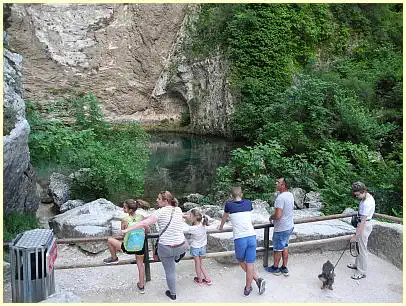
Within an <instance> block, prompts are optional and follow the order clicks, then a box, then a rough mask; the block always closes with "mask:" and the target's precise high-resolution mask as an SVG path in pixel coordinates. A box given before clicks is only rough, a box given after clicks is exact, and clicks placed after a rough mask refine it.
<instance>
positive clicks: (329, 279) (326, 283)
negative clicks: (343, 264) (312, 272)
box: [318, 260, 336, 290]
mask: <svg viewBox="0 0 406 306" xmlns="http://www.w3.org/2000/svg"><path fill="white" fill-rule="evenodd" d="M335 276H336V274H335V273H334V266H333V264H332V263H331V262H330V260H327V262H326V263H325V264H323V270H322V271H321V274H319V276H318V277H319V280H321V281H322V282H323V285H322V286H321V289H324V288H326V287H328V289H330V290H333V283H334V277H335Z"/></svg>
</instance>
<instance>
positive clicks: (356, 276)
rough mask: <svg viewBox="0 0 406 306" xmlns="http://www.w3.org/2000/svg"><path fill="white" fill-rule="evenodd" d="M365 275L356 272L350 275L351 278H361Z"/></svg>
mask: <svg viewBox="0 0 406 306" xmlns="http://www.w3.org/2000/svg"><path fill="white" fill-rule="evenodd" d="M365 277H367V276H366V275H365V274H361V273H357V274H354V275H353V276H351V278H352V279H361V278H365Z"/></svg>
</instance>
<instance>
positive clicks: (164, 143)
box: [143, 133, 242, 204]
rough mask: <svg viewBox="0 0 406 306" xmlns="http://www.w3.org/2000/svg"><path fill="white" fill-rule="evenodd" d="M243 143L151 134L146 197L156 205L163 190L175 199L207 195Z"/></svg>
mask: <svg viewBox="0 0 406 306" xmlns="http://www.w3.org/2000/svg"><path fill="white" fill-rule="evenodd" d="M239 146H242V144H241V143H235V142H231V141H229V140H225V139H222V138H214V137H203V136H197V135H190V134H187V135H186V134H169V133H154V134H151V144H150V147H151V156H150V160H149V163H148V166H147V170H146V173H145V185H144V186H145V189H144V190H145V191H144V196H143V198H144V199H146V200H147V201H151V204H153V203H155V199H156V195H157V193H158V192H159V191H162V190H169V191H171V192H172V193H173V194H174V196H175V197H178V198H179V197H181V196H182V195H185V194H189V193H195V192H199V193H202V194H206V193H207V192H208V191H209V189H210V187H211V184H212V183H213V181H214V179H215V175H216V168H217V167H219V166H224V165H225V164H227V161H228V160H229V158H230V153H231V151H232V150H233V149H234V148H237V147H239Z"/></svg>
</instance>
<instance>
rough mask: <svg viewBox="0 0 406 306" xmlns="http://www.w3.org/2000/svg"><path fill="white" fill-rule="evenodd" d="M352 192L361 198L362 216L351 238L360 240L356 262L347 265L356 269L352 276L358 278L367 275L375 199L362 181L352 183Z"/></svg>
mask: <svg viewBox="0 0 406 306" xmlns="http://www.w3.org/2000/svg"><path fill="white" fill-rule="evenodd" d="M352 194H353V195H354V196H355V197H356V198H357V199H359V200H360V203H359V210H358V214H359V216H360V217H361V222H360V223H358V226H357V230H356V232H355V235H354V236H353V237H352V238H351V241H357V242H358V247H359V254H358V256H357V258H356V259H355V264H348V265H347V267H348V268H350V269H354V270H356V272H355V274H354V275H353V276H351V278H352V279H356V280H357V279H361V278H364V277H366V276H367V274H366V273H367V261H368V249H367V245H368V238H369V235H370V234H371V232H372V224H371V222H369V221H370V220H371V219H372V217H373V215H374V213H375V200H374V198H373V196H372V195H371V194H370V193H369V192H368V189H367V187H366V186H365V184H364V183H362V182H354V183H353V184H352Z"/></svg>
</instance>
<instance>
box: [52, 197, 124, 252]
mask: <svg viewBox="0 0 406 306" xmlns="http://www.w3.org/2000/svg"><path fill="white" fill-rule="evenodd" d="M123 216H124V212H123V210H122V209H121V208H119V207H117V206H116V205H114V204H113V203H111V202H110V201H107V200H106V199H98V200H95V201H93V202H90V203H86V204H84V205H83V206H80V207H76V208H73V209H71V210H68V211H67V212H65V213H63V214H59V215H57V216H55V217H53V218H51V219H50V220H49V226H50V228H52V229H53V230H54V233H55V235H56V236H57V237H58V238H81V237H89V236H90V237H101V236H110V235H111V234H112V230H111V229H112V226H111V222H112V221H114V220H115V221H117V220H120V219H121V217H123ZM80 247H81V248H82V249H85V250H87V251H89V252H93V251H102V250H105V249H107V245H106V244H104V248H103V249H102V247H101V243H98V242H92V243H86V244H80Z"/></svg>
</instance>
